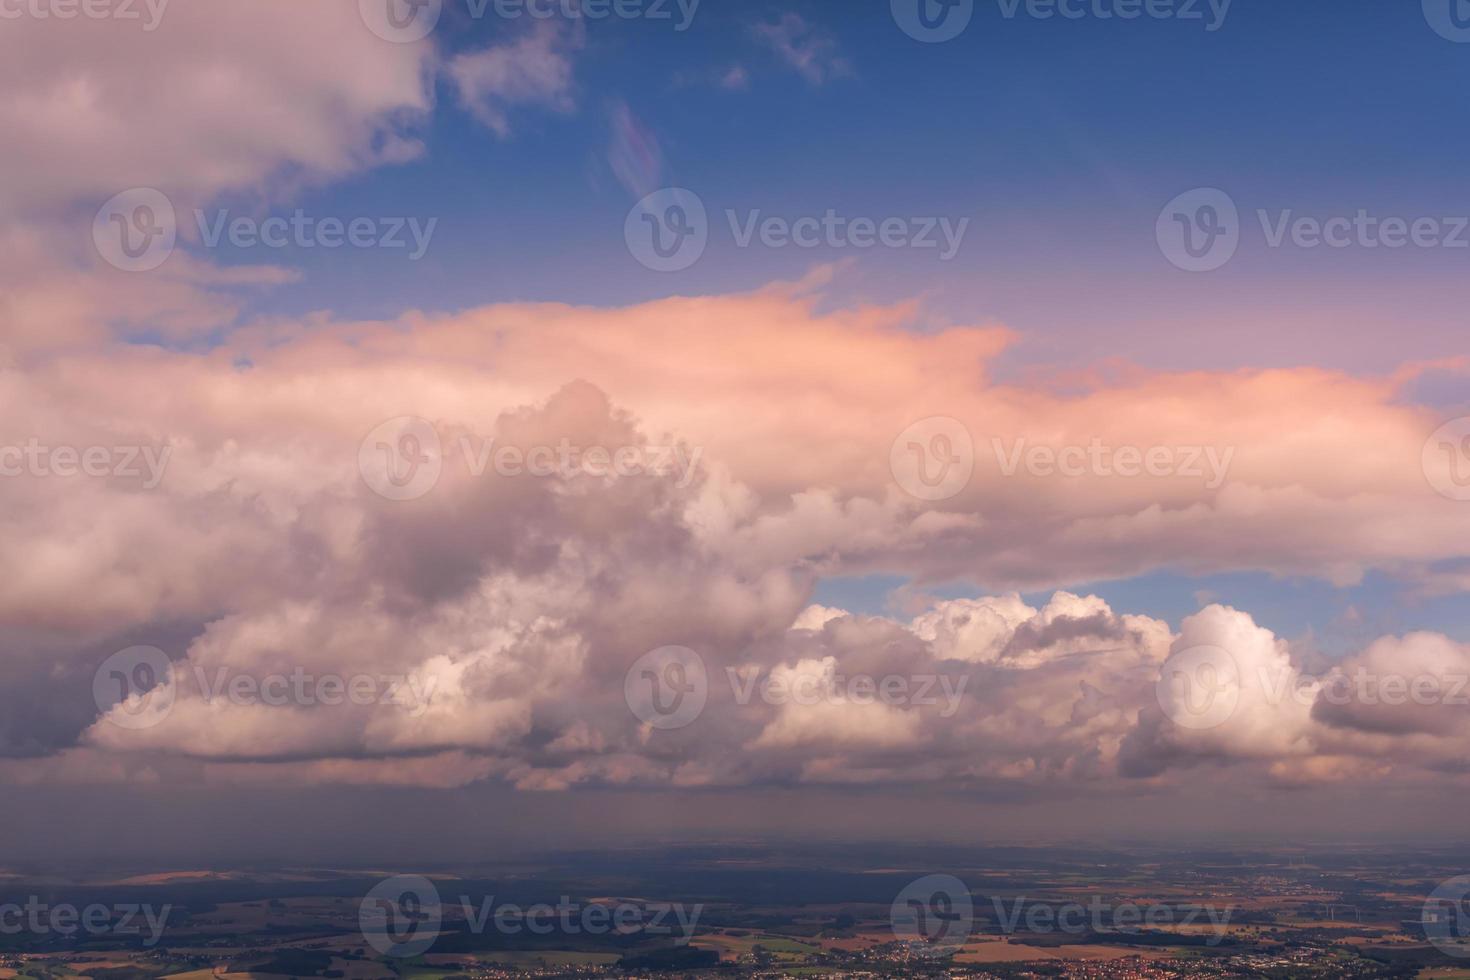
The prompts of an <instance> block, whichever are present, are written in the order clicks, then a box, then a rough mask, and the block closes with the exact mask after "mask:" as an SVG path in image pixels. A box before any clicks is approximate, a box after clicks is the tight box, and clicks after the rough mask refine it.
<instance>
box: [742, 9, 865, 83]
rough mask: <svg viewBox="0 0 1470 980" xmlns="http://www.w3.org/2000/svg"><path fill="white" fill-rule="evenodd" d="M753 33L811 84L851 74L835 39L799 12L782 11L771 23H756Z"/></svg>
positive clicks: (849, 67) (850, 66) (850, 68)
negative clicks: (807, 20)
mask: <svg viewBox="0 0 1470 980" xmlns="http://www.w3.org/2000/svg"><path fill="white" fill-rule="evenodd" d="M754 31H755V36H756V37H757V38H758V39H760V40H761V41H762V42H763V43H764V44H766V45H767V46H768V47H770V48H771V50H773V51H775V52H776V54H778V55H780V57H781V60H782V61H785V62H786V63H787V64H788V65H790V66H791V67H792V68H794V69H796V71H797V72H798V73H799V74H800V75H801V76H802V77H803V78H805V79H806V80H807V81H809V82H811V83H812V84H813V85H821V84H822V83H823V82H827V81H830V80H831V79H834V78H840V77H842V76H844V75H850V74H852V65H851V64H850V63H849V62H848V61H847V59H846V58H844V57H843V56H842V55H841V53H840V52H839V50H838V47H837V41H836V40H835V39H833V38H831V37H829V36H828V35H826V34H824V33H822V32H821V31H819V30H818V29H817V28H815V27H813V26H812V25H810V24H808V23H807V22H806V20H804V19H803V18H802V17H801V15H800V14H794V13H785V14H782V15H781V18H780V19H779V20H777V21H776V22H775V23H770V24H766V23H762V24H757V25H756V26H755V28H754Z"/></svg>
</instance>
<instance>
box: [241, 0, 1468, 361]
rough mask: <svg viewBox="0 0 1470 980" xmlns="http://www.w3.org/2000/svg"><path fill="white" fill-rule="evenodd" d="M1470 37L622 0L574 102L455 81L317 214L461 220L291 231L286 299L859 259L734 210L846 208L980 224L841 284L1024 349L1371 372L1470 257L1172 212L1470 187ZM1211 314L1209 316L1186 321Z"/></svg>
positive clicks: (1375, 10) (471, 32) (529, 286)
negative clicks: (650, 212)
mask: <svg viewBox="0 0 1470 980" xmlns="http://www.w3.org/2000/svg"><path fill="white" fill-rule="evenodd" d="M462 6H463V0H451V2H450V3H449V6H448V8H447V11H446V14H445V18H444V20H443V21H442V22H441V25H440V28H439V32H440V38H439V43H440V44H441V45H444V46H446V47H447V48H448V49H449V50H454V49H464V50H468V49H472V48H475V47H478V46H483V45H484V44H486V43H496V42H498V41H503V40H506V39H511V38H514V37H515V36H516V35H517V34H518V33H520V32H523V31H524V30H525V29H526V25H527V24H528V23H529V21H505V20H502V19H499V18H494V17H489V18H484V19H480V20H474V19H470V18H469V17H468V16H466V14H465V12H464V10H462V9H460V8H461V7H462ZM1201 7H1202V9H1203V10H1204V11H1205V12H1206V15H1207V16H1213V15H1209V14H1208V8H1206V7H1203V4H1202V5H1201ZM793 10H794V11H795V12H796V13H797V14H798V16H800V17H801V18H803V20H804V21H805V22H806V23H807V24H808V25H809V26H810V28H811V30H812V31H813V32H814V33H815V34H816V35H819V36H821V37H823V38H825V39H827V40H829V41H830V43H831V48H830V52H831V57H832V58H834V59H840V61H841V62H842V63H843V64H844V65H846V66H847V68H846V70H841V69H838V70H836V71H834V72H832V73H831V77H827V78H825V79H824V80H822V81H820V82H813V81H808V80H804V79H803V78H802V77H801V76H800V74H799V73H798V72H797V71H795V70H794V69H793V68H792V67H791V66H790V65H788V64H786V63H784V62H783V61H782V59H781V58H780V57H779V55H778V54H777V53H776V52H775V51H773V50H771V49H770V48H769V47H768V46H766V45H763V44H762V43H761V41H760V40H759V39H758V38H757V37H756V35H755V27H756V25H759V24H762V23H775V22H776V21H777V20H778V19H779V17H780V16H782V14H784V13H787V12H789V11H793ZM1022 10H1023V11H1024V7H1023V8H1022ZM1467 55H1470V52H1467V50H1466V49H1465V47H1464V46H1462V45H1459V44H1454V43H1450V42H1448V41H1446V40H1444V39H1443V38H1441V37H1440V36H1438V35H1437V34H1435V33H1434V32H1433V31H1432V30H1430V29H1429V28H1428V26H1427V24H1426V21H1425V18H1424V16H1423V14H1422V13H1421V11H1419V10H1418V9H1417V8H1416V6H1415V5H1412V4H1399V5H1389V4H1379V3H1328V2H1315V0H1314V2H1298V3H1290V4H1279V3H1278V4H1266V3H1243V2H1242V3H1236V4H1234V5H1232V6H1231V7H1230V9H1229V13H1228V16H1227V17H1226V19H1225V21H1224V23H1223V26H1221V27H1220V29H1219V30H1216V31H1213V32H1211V31H1208V30H1206V28H1205V26H1204V22H1201V21H1181V20H1177V19H1162V20H1154V19H1149V18H1142V19H1139V20H1134V21H1119V20H1111V21H1104V20H1099V19H1097V18H1096V17H1093V16H1088V17H1085V18H1083V19H1079V20H1075V21H1073V20H1062V19H1050V20H1037V19H1033V18H1030V17H1027V16H1025V15H1024V13H1021V14H1019V15H1018V16H1016V17H1015V18H1014V19H1007V18H1006V17H1004V16H1003V14H1002V12H1001V8H1000V6H999V4H998V2H997V0H991V2H989V3H980V4H979V5H978V6H977V8H976V11H975V15H974V19H973V21H972V22H971V24H970V26H969V28H968V29H967V30H966V31H965V32H964V33H963V34H962V35H960V36H959V37H958V38H956V39H954V40H952V41H949V42H946V43H942V44H921V43H918V42H916V41H913V40H911V39H909V38H908V37H906V36H905V35H903V34H902V33H901V32H900V31H898V30H897V28H896V27H895V24H894V21H893V19H892V17H891V15H890V13H889V11H888V9H887V5H886V4H879V3H865V4H850V3H805V4H796V5H794V6H781V7H775V6H763V5H746V4H741V5H738V6H736V5H730V4H720V3H716V2H706V3H704V4H701V5H700V7H699V9H698V10H697V13H696V15H695V17H694V20H693V23H692V26H691V27H690V28H689V29H688V30H687V31H684V32H676V31H675V30H674V29H673V27H672V26H671V23H670V22H667V21H648V20H626V21H625V20H618V19H615V18H612V19H608V20H604V21H597V22H592V23H590V25H589V28H588V31H587V38H586V46H585V48H584V49H583V50H581V51H579V52H578V54H577V56H576V58H575V65H574V77H575V81H574V92H575V107H574V108H572V109H571V110H570V111H567V112H547V111H543V110H541V109H539V108H538V109H527V110H514V109H513V110H512V111H511V112H510V118H509V122H510V132H509V134H508V135H500V134H497V133H494V132H492V131H490V130H489V129H487V128H486V127H485V126H483V125H481V124H480V123H479V122H477V121H476V120H475V119H473V118H471V116H470V115H469V114H468V113H466V112H465V111H463V110H462V109H461V108H460V107H459V106H458V105H456V102H455V99H454V98H453V96H452V93H450V92H449V91H447V89H446V86H445V85H444V84H442V83H441V85H440V89H439V91H438V93H437V94H438V102H439V108H438V111H436V112H435V113H434V114H433V115H432V117H431V118H430V119H429V120H428V122H427V128H426V129H425V130H424V132H423V138H424V142H425V152H424V153H423V155H422V156H421V157H420V158H419V159H418V160H416V161H414V162H412V163H408V164H405V165H402V166H396V167H385V168H379V169H375V170H372V171H370V172H368V173H366V174H363V175H361V176H358V177H356V178H355V179H351V180H348V181H345V182H341V183H337V184H333V185H332V186H330V187H329V188H326V189H322V190H319V191H317V192H315V193H311V194H307V195H305V196H303V197H297V198H295V199H293V200H292V201H291V203H290V205H289V206H288V207H303V208H305V209H307V210H308V211H319V212H324V213H333V214H358V213H362V214H373V215H379V214H395V215H396V214H400V213H401V214H405V215H420V216H423V217H425V218H427V217H437V218H439V225H438V227H437V229H436V233H435V239H434V245H433V248H432V249H431V251H430V253H429V254H428V255H427V256H426V257H425V258H424V259H423V260H422V261H420V262H418V263H412V264H411V263H407V262H405V261H404V259H403V256H402V255H401V254H395V253H373V254H368V255H363V256H353V257H352V261H344V260H343V259H342V256H340V255H336V254H326V253H317V254H310V253H307V252H304V251H303V252H298V253H295V254H292V253H291V252H289V251H288V252H286V253H284V254H281V255H279V256H275V258H278V259H280V260H281V261H282V262H283V264H286V265H289V266H292V267H295V268H298V269H300V270H301V272H302V273H303V275H304V278H303V280H302V281H301V282H300V283H299V284H296V285H292V286H287V287H284V288H281V289H278V290H274V291H273V292H271V293H269V294H267V295H265V296H263V297H262V298H261V299H260V301H259V303H260V309H261V310H263V311H268V312H275V313H292V314H296V313H302V312H306V311H310V310H314V309H322V308H328V307H331V308H333V309H334V310H336V311H337V312H338V314H339V315H342V316H347V317H351V316H363V317H377V316H391V315H394V314H396V313H397V312H399V311H401V310H403V309H405V308H425V309H438V310H457V309H463V308H466V307H471V306H475V305H479V304H483V303H489V302H498V301H507V300H556V301H567V302H573V303H589V304H600V305H601V304H622V303H632V302H637V301H641V300H646V299H650V298H654V297H658V296H665V295H672V294H699V293H717V292H726V291H730V290H739V289H748V288H753V287H755V286H758V285H760V284H763V283H765V282H768V281H771V280H773V279H779V278H798V277H800V276H801V275H802V274H803V273H804V272H805V271H807V270H808V269H809V268H810V267H811V266H812V265H814V264H817V263H819V262H823V261H830V260H832V259H834V258H844V257H848V256H849V255H850V254H851V253H848V254H847V255H844V254H842V253H841V252H840V250H829V249H825V248H818V249H810V250H806V249H794V248H787V249H761V248H748V249H736V248H735V247H734V244H733V242H732V241H731V236H730V234H729V232H728V229H727V228H726V221H725V219H724V217H723V212H724V210H725V209H727V208H731V209H736V210H737V211H739V212H741V213H742V214H744V213H746V212H748V211H749V210H751V209H759V210H760V211H761V212H762V214H775V215H786V216H796V215H801V214H806V213H809V212H816V213H820V212H821V210H823V209H825V208H829V207H830V208H835V209H838V210H839V211H841V212H843V213H846V214H855V215H857V214H861V215H872V216H874V217H883V216H888V215H930V214H939V215H952V216H954V217H955V218H959V217H968V218H969V219H970V227H969V229H968V238H967V240H966V241H965V247H964V249H963V250H962V251H961V253H960V254H959V255H958V256H956V257H955V258H954V259H953V260H951V261H949V262H940V261H938V260H937V259H936V257H935V256H934V255H933V254H932V253H923V252H917V251H916V252H912V253H908V254H905V253H902V252H894V253H883V254H879V253H877V252H870V253H866V254H859V255H858V256H857V257H856V260H855V262H856V265H857V269H858V271H857V272H856V273H855V274H853V275H851V276H849V277H847V279H846V280H845V281H844V282H843V283H842V284H841V288H842V289H843V291H844V294H845V295H846V296H847V297H849V298H851V299H853V300H870V299H872V300H898V299H903V298H908V297H911V296H915V295H922V296H923V297H925V299H926V313H927V315H928V316H929V317H931V318H932V320H933V322H936V323H938V322H975V321H977V320H985V319H991V318H994V319H997V320H1000V321H1002V322H1004V323H1006V324H1008V325H1010V326H1012V327H1014V328H1016V329H1017V330H1019V331H1021V332H1022V334H1023V343H1022V344H1021V345H1020V346H1019V347H1018V348H1017V349H1016V351H1015V352H1014V353H1013V354H1012V355H1011V356H1012V360H1013V361H1014V362H1015V363H1016V364H1036V363H1040V364H1057V363H1068V362H1090V361H1093V360H1095V359H1096V358H1097V357H1098V356H1099V355H1102V356H1115V357H1123V358H1127V359H1130V360H1135V361H1138V362H1141V363H1145V364H1150V365H1157V366H1165V367H1200V366H1209V367H1216V366H1220V365H1221V364H1222V363H1223V364H1225V365H1236V364H1239V365H1253V364H1258V363H1262V362H1270V363H1282V362H1286V363H1316V364H1326V365H1340V366H1343V367H1346V368H1349V369H1352V370H1356V371H1371V370H1373V369H1375V368H1381V367H1383V366H1384V354H1385V350H1386V345H1385V344H1384V343H1383V339H1382V334H1383V333H1384V332H1391V331H1393V328H1394V324H1395V321H1396V319H1398V318H1399V317H1401V316H1402V315H1403V314H1404V313H1405V311H1406V308H1408V307H1412V309H1413V310H1414V313H1415V315H1416V318H1417V322H1416V330H1415V331H1414V333H1413V335H1412V336H1404V335H1402V334H1399V335H1398V336H1396V338H1395V341H1394V343H1393V345H1392V350H1393V351H1394V354H1395V356H1396V357H1399V358H1402V357H1405V356H1432V355H1435V354H1441V353H1443V351H1444V350H1445V349H1446V348H1447V347H1448V346H1450V345H1452V344H1453V343H1454V342H1455V340H1456V339H1457V337H1458V334H1459V330H1460V328H1461V327H1462V317H1461V316H1460V314H1459V309H1460V308H1462V307H1463V306H1464V300H1465V299H1466V296H1465V292H1464V291H1465V289H1466V287H1465V285H1464V282H1465V277H1464V276H1463V274H1462V273H1463V269H1462V265H1463V263H1464V262H1465V261H1466V253H1463V252H1456V251H1452V250H1442V251H1439V252H1438V253H1431V252H1426V251H1425V250H1407V251H1405V252H1403V253H1401V254H1393V255H1387V256H1385V255H1384V254H1383V253H1382V252H1380V253H1378V254H1369V253H1366V252H1363V251H1352V252H1346V253H1344V252H1332V251H1328V250H1321V251H1317V252H1305V251H1297V252H1295V253H1291V254H1282V253H1281V252H1279V251H1276V252H1272V251H1268V250H1266V249H1265V248H1264V245H1263V243H1262V242H1261V241H1260V240H1259V238H1260V236H1259V234H1256V235H1255V236H1254V239H1252V240H1249V241H1247V242H1246V244H1245V245H1243V247H1242V252H1241V256H1240V258H1239V259H1238V260H1236V262H1234V263H1233V264H1232V265H1231V266H1230V267H1229V268H1227V269H1225V270H1221V272H1220V273H1218V274H1217V275H1215V276H1212V277H1198V276H1191V275H1188V274H1183V273H1180V272H1178V271H1177V270H1175V269H1173V268H1171V267H1170V266H1169V265H1168V264H1167V263H1165V262H1163V261H1161V257H1160V255H1159V253H1158V250H1157V248H1156V247H1155V244H1154V240H1153V235H1152V231H1153V219H1154V217H1155V215H1156V214H1157V213H1158V210H1159V208H1160V207H1161V206H1162V205H1163V203H1164V202H1165V201H1167V200H1168V199H1169V198H1171V197H1173V196H1174V195H1175V194H1177V193H1179V192H1180V191H1183V190H1186V189H1188V188H1192V187H1198V186H1218V187H1222V188H1224V189H1226V190H1227V191H1228V192H1229V193H1230V194H1231V195H1232V196H1233V197H1235V198H1236V200H1237V201H1238V203H1239V204H1240V205H1241V208H1242V211H1245V212H1252V211H1254V210H1255V209H1256V208H1264V209H1269V210H1275V209H1285V208H1291V209H1292V210H1293V211H1294V212H1295V213H1300V214H1312V213H1317V214H1336V213H1341V212H1346V213H1351V212H1352V211H1354V210H1356V209H1358V208H1369V209H1373V210H1375V211H1376V212H1380V213H1388V214H1402V215H1405V216H1408V217H1412V216H1416V215H1419V214H1432V215H1441V214H1453V213H1456V211H1457V210H1465V208H1464V206H1463V197H1462V195H1461V194H1460V193H1459V184H1460V175H1461V174H1462V173H1463V171H1464V167H1465V164H1466V159H1465V155H1466V150H1467V148H1470V144H1467V140H1466V138H1465V137H1464V136H1463V135H1462V134H1461V133H1459V132H1458V131H1456V128H1455V127H1453V126H1451V125H1448V124H1447V121H1448V120H1453V119H1455V118H1456V117H1457V114H1458V112H1459V105H1460V93H1461V92H1462V90H1463V87H1462V86H1461V85H1457V84H1453V83H1447V80H1452V79H1455V78H1466V77H1467V75H1466V63H1467ZM734 66H739V67H740V68H741V69H742V70H744V71H745V72H746V75H747V78H748V85H747V87H745V88H743V89H741V90H738V91H727V90H725V89H724V88H722V87H721V86H720V85H719V84H717V81H718V78H719V77H720V76H721V75H722V74H723V73H724V72H725V71H727V70H728V69H730V68H732V67H734ZM619 105H626V106H627V108H628V110H629V111H630V112H631V113H632V114H633V115H634V116H635V117H636V118H637V119H638V120H640V121H641V123H642V124H643V126H644V127H646V130H647V132H648V133H650V134H651V135H652V137H653V138H654V139H656V140H657V143H658V145H659V146H660V147H661V150H662V155H663V158H664V166H663V168H662V172H661V174H662V176H661V180H660V183H661V184H677V185H682V186H686V187H689V188H691V189H693V190H695V191H696V193H699V194H700V195H701V196H702V197H703V198H704V199H705V201H706V203H707V205H708V206H709V208H710V212H711V216H712V223H713V225H714V230H713V231H712V235H713V241H712V243H711V246H710V248H709V250H708V252H707V253H706V255H705V256H704V258H703V259H701V260H700V262H699V263H698V264H697V265H695V266H694V267H693V268H691V269H687V270H684V271H682V272H679V273H673V274H668V273H655V272H650V271H648V270H645V269H643V268H641V267H640V266H638V265H637V264H636V263H634V262H632V261H630V258H629V256H628V255H627V254H626V251H625V250H624V249H623V247H622V242H621V231H622V222H623V218H624V216H625V215H626V213H627V210H628V208H629V206H630V204H631V203H632V196H631V195H630V194H629V192H628V191H627V190H626V189H625V188H624V187H623V186H621V185H620V183H619V181H618V180H617V179H616V177H615V176H614V174H613V173H612V171H611V169H610V167H609V163H608V157H609V146H610V143H611V142H612V139H613V135H612V128H613V127H612V117H613V114H614V112H615V111H616V110H617V107H618V106H619ZM1416 147H1423V148H1424V151H1423V152H1420V151H1418V150H1416V149H1415V148H1416ZM1430 147H1432V148H1433V150H1432V152H1431V151H1429V148H1430ZM813 202H820V205H821V206H820V207H816V206H815V205H814V203H813ZM221 258H222V259H223V260H224V261H227V262H228V261H231V260H232V258H233V257H232V256H231V255H230V254H229V253H228V252H227V251H226V252H224V253H223V254H222V255H221ZM242 258H244V259H247V260H248V259H251V258H253V256H243V257H242ZM569 270H572V271H573V272H574V274H572V275H568V271H569ZM1369 271H1371V272H1372V278H1371V279H1367V278H1365V273H1367V272H1369ZM1201 321H1203V323H1204V324H1205V325H1206V329H1205V330H1199V329H1189V330H1185V329H1182V328H1184V327H1186V326H1188V327H1198V326H1199V325H1200V323H1201ZM1283 323H1289V324H1290V325H1291V327H1292V329H1291V330H1290V331H1283V330H1282V329H1281V325H1282V324H1283ZM1227 331H1233V332H1236V338H1243V339H1246V340H1250V341H1254V342H1253V343H1242V342H1238V340H1237V339H1236V338H1232V337H1230V336H1221V334H1225V333H1227Z"/></svg>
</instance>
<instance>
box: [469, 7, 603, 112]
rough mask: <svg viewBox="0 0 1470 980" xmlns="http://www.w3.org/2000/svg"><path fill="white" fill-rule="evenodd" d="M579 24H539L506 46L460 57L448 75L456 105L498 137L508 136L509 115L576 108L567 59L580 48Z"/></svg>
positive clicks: (580, 32) (543, 22)
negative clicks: (455, 92) (528, 110)
mask: <svg viewBox="0 0 1470 980" xmlns="http://www.w3.org/2000/svg"><path fill="white" fill-rule="evenodd" d="M583 43H584V32H583V30H582V29H581V27H580V24H578V25H573V26H567V25H565V24H563V23H558V22H553V21H542V22H540V23H538V24H537V25H536V27H535V28H534V29H533V30H531V31H530V32H529V33H528V34H525V35H524V36H522V37H520V38H518V39H517V40H515V41H512V42H510V43H507V44H498V45H492V46H491V47H488V48H486V49H484V50H483V51H476V52H471V53H466V54H460V55H457V56H455V57H454V58H453V59H451V60H450V62H449V66H448V71H449V77H450V78H451V79H452V80H453V82H454V85H455V88H456V89H457V90H458V92H459V99H460V103H461V104H462V105H463V106H464V107H465V108H466V109H467V110H469V112H470V113H471V114H472V115H473V116H474V117H475V118H476V119H478V120H480V122H482V123H484V124H485V125H486V126H489V127H490V128H491V129H492V130H494V131H495V132H496V133H497V134H498V135H500V136H509V135H510V110H511V109H513V108H515V107H518V106H540V107H543V108H547V109H552V110H554V111H557V112H571V111H572V110H573V109H575V108H576V99H575V96H574V94H573V78H572V58H571V55H572V53H573V52H574V51H576V50H578V49H579V48H581V47H582V44H583Z"/></svg>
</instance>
